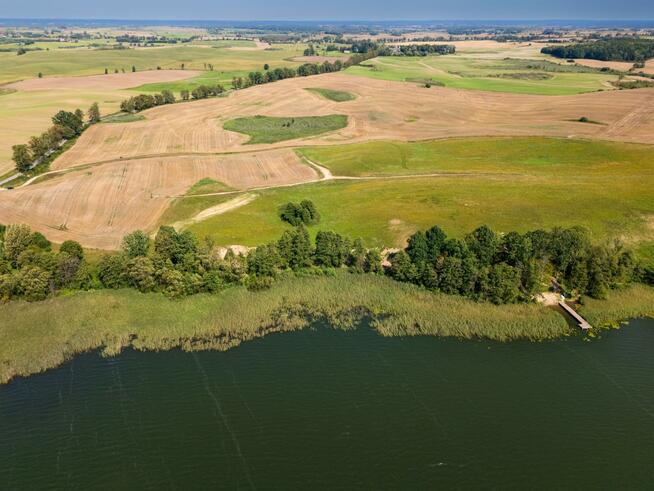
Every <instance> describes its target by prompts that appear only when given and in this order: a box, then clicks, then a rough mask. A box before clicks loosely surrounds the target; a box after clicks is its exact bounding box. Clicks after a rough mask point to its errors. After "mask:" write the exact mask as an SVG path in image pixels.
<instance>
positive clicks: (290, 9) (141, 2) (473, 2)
mask: <svg viewBox="0 0 654 491" xmlns="http://www.w3.org/2000/svg"><path fill="white" fill-rule="evenodd" d="M0 17H1V18H41V19H43V18H55V19H172V20H190V19H194V20H364V19H365V20H398V19H411V20H452V19H457V20H478V19H484V20H497V19H506V20H511V19H529V20H541V19H593V20H595V19H597V20H628V19H633V20H652V19H654V0H621V1H617V2H616V1H615V0H547V1H545V2H536V1H530V0H501V1H493V0H454V1H453V0H402V1H397V0H395V1H389V0H347V1H346V0H330V1H319V2H316V1H307V0H240V1H239V0H236V1H235V0H229V1H225V0H183V1H180V0H110V1H95V0H54V1H53V0H23V1H15V0H0Z"/></svg>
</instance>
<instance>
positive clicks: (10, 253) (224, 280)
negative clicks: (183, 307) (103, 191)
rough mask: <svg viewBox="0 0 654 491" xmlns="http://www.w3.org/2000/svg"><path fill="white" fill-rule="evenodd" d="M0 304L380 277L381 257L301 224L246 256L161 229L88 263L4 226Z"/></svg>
mask: <svg viewBox="0 0 654 491" xmlns="http://www.w3.org/2000/svg"><path fill="white" fill-rule="evenodd" d="M0 238H1V239H2V241H1V242H0V245H1V246H2V247H1V248H0V300H2V301H7V300H11V299H25V300H28V301H38V300H43V299H45V298H47V297H48V296H51V295H54V294H56V293H57V292H58V291H62V290H90V289H100V288H135V289H137V290H139V291H141V292H154V291H156V292H162V293H164V294H166V295H168V296H170V297H179V296H183V295H191V294H194V293H200V292H209V293H212V292H217V291H219V290H222V289H224V288H226V287H228V286H230V285H246V286H247V287H248V288H250V289H254V290H257V289H261V288H265V287H268V286H270V285H271V284H272V282H273V281H274V279H275V278H276V277H277V276H278V275H280V274H283V273H284V272H285V271H288V272H290V271H299V270H301V269H302V270H305V273H306V272H313V273H314V274H324V273H326V272H327V271H325V270H323V269H319V268H317V267H320V268H328V269H329V268H338V267H341V266H344V265H347V266H349V267H351V269H352V270H353V271H360V272H377V273H379V272H381V271H382V268H381V257H380V255H379V252H377V251H374V250H373V251H368V250H366V249H365V248H364V246H363V243H362V242H361V241H360V240H357V241H354V242H352V241H350V240H348V239H346V238H344V237H342V236H340V235H339V234H336V233H334V232H319V233H318V235H317V237H316V240H315V245H314V243H312V241H311V239H310V237H309V233H308V232H307V230H306V229H305V228H304V227H303V226H300V227H296V228H294V229H292V230H289V231H287V232H285V233H284V234H283V235H282V237H281V238H280V239H279V240H278V241H275V242H271V243H270V244H266V245H264V246H260V247H258V248H256V249H254V250H252V251H251V252H250V253H249V254H248V255H247V256H245V255H236V254H234V253H233V252H232V251H228V252H227V253H226V254H225V253H224V252H223V251H222V249H221V248H219V247H215V246H214V245H213V243H212V242H211V241H209V240H205V241H203V242H200V241H198V240H197V238H196V237H195V236H194V235H193V234H192V233H191V232H188V231H187V232H182V233H178V232H177V231H175V229H174V228H172V227H161V228H160V229H159V231H158V232H157V234H156V237H155V239H154V241H151V240H150V238H149V237H148V235H147V234H145V233H144V232H141V231H136V232H133V233H131V234H128V235H126V236H125V237H124V238H123V242H122V247H121V251H120V252H118V253H111V254H106V255H104V256H103V257H102V258H101V259H100V261H99V262H98V263H97V265H93V266H92V265H90V264H89V263H88V262H87V261H86V260H85V258H84V250H83V249H82V247H81V246H80V245H79V244H78V243H77V242H73V241H66V242H64V243H63V244H62V245H61V247H60V249H59V252H53V251H52V247H51V244H50V242H49V241H48V240H47V239H46V238H45V237H44V236H43V235H42V234H40V233H38V232H32V231H31V230H30V229H29V227H27V226H26V225H10V226H8V227H6V229H5V228H4V227H0Z"/></svg>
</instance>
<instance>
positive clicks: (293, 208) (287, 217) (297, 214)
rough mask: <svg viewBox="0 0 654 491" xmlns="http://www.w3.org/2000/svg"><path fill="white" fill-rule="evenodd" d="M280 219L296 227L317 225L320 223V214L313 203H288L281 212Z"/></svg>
mask: <svg viewBox="0 0 654 491" xmlns="http://www.w3.org/2000/svg"><path fill="white" fill-rule="evenodd" d="M279 218H281V219H282V220H283V221H285V222H287V223H290V224H291V225H293V226H294V227H298V226H300V225H315V224H317V223H318V222H320V213H318V210H317V209H316V205H314V204H313V201H309V200H306V199H305V200H303V201H301V202H300V203H292V202H291V203H286V204H285V205H283V206H282V207H281V208H280V210H279Z"/></svg>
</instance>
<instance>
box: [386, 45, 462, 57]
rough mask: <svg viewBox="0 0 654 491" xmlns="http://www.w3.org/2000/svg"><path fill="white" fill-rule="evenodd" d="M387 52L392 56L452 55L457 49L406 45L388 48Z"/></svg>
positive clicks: (450, 46)
mask: <svg viewBox="0 0 654 491" xmlns="http://www.w3.org/2000/svg"><path fill="white" fill-rule="evenodd" d="M385 51H387V52H388V54H389V55H392V56H428V55H452V54H454V53H455V52H456V47H455V46H454V45H452V44H406V45H401V46H393V47H391V48H386V49H385Z"/></svg>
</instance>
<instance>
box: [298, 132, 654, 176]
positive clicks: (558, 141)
mask: <svg viewBox="0 0 654 491" xmlns="http://www.w3.org/2000/svg"><path fill="white" fill-rule="evenodd" d="M298 152H299V153H300V154H301V155H304V156H305V157H307V158H309V159H310V160H312V161H315V162H318V163H320V164H321V165H324V166H325V167H327V168H329V169H330V170H331V171H332V172H333V173H334V174H335V175H341V176H385V175H403V174H424V173H435V172H444V173H460V172H474V173H493V174H508V173H517V174H524V173H529V174H538V175H553V174H555V175H560V176H563V175H566V176H570V177H575V176H577V175H578V174H579V173H581V172H583V173H584V174H589V173H590V174H593V175H602V174H604V175H609V176H613V175H619V176H621V177H627V176H628V175H631V176H633V177H638V176H642V175H645V176H650V177H651V176H652V173H653V172H654V146H651V145H638V144H631V143H617V142H608V141H598V140H595V141H590V140H572V139H568V138H544V137H517V138H453V139H447V140H430V141H419V142H392V141H379V142H367V143H355V144H350V145H338V146H319V147H306V148H301V149H299V150H298Z"/></svg>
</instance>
